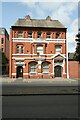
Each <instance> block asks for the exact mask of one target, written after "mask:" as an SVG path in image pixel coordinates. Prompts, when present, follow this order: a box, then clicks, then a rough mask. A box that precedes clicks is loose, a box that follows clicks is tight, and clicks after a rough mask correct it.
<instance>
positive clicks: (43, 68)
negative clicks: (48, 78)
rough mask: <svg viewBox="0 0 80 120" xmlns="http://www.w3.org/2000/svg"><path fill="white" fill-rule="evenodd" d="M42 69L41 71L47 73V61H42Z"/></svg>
mask: <svg viewBox="0 0 80 120" xmlns="http://www.w3.org/2000/svg"><path fill="white" fill-rule="evenodd" d="M42 71H43V73H49V63H48V62H45V63H43V65H42Z"/></svg>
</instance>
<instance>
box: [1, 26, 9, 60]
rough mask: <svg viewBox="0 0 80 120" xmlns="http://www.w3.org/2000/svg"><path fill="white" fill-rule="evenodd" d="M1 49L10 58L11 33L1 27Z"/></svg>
mask: <svg viewBox="0 0 80 120" xmlns="http://www.w3.org/2000/svg"><path fill="white" fill-rule="evenodd" d="M0 50H1V51H2V52H3V53H4V54H5V56H6V58H7V59H9V34H8V32H7V30H6V29H5V28H3V27H2V28H0Z"/></svg>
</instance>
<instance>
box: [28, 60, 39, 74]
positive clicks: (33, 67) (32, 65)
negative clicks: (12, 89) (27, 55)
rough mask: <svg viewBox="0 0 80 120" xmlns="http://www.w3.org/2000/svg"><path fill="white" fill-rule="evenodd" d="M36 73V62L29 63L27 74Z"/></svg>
mask: <svg viewBox="0 0 80 120" xmlns="http://www.w3.org/2000/svg"><path fill="white" fill-rule="evenodd" d="M36 72H37V63H36V62H30V63H29V73H33V74H34V73H36Z"/></svg>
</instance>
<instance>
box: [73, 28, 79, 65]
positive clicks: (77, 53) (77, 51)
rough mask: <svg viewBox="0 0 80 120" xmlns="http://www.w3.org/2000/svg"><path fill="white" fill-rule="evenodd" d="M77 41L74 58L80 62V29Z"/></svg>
mask: <svg viewBox="0 0 80 120" xmlns="http://www.w3.org/2000/svg"><path fill="white" fill-rule="evenodd" d="M75 41H76V42H77V46H76V51H75V54H74V59H75V60H77V61H79V64H80V29H79V32H78V34H77V35H76V39H75Z"/></svg>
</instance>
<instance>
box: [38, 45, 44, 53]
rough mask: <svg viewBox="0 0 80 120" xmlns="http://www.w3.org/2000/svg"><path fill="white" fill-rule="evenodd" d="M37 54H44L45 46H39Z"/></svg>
mask: <svg viewBox="0 0 80 120" xmlns="http://www.w3.org/2000/svg"><path fill="white" fill-rule="evenodd" d="M37 54H39V55H41V54H43V46H42V45H38V46H37Z"/></svg>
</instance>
